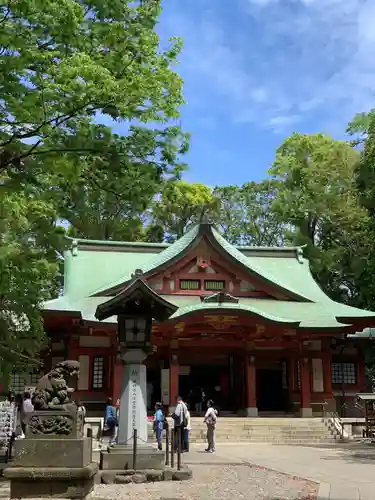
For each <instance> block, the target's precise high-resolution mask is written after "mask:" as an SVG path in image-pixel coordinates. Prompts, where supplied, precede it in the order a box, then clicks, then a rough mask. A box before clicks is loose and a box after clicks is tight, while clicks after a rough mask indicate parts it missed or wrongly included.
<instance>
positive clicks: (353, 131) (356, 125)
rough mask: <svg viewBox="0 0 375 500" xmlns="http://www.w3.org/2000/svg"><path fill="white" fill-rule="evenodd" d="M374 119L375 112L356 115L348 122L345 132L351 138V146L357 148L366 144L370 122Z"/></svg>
mask: <svg viewBox="0 0 375 500" xmlns="http://www.w3.org/2000/svg"><path fill="white" fill-rule="evenodd" d="M374 117H375V110H371V111H370V112H369V113H357V114H356V115H355V116H354V118H353V119H352V120H351V122H349V124H348V127H347V129H346V132H347V133H348V134H349V135H350V136H352V137H353V139H352V141H351V142H352V145H353V146H358V145H362V144H364V143H365V142H366V139H367V134H368V130H369V127H370V124H371V121H372V120H373V119H374Z"/></svg>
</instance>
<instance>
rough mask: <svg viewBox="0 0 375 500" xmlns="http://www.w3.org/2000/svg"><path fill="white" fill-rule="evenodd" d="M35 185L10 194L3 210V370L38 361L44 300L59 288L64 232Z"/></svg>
mask: <svg viewBox="0 0 375 500" xmlns="http://www.w3.org/2000/svg"><path fill="white" fill-rule="evenodd" d="M54 220H55V219H54V207H53V206H52V205H51V204H49V203H48V202H46V201H45V200H44V199H43V198H42V197H41V193H39V192H38V191H36V190H35V189H33V188H27V189H25V192H23V193H12V194H7V195H6V196H5V197H3V198H2V200H1V212H0V360H1V362H0V372H1V373H4V372H8V371H9V370H10V368H11V367H12V368H20V367H21V366H22V367H25V366H27V365H29V364H31V365H33V364H34V365H35V359H37V354H38V352H39V350H40V347H41V346H42V345H43V341H44V332H43V326H42V322H41V317H40V311H39V307H40V304H41V301H42V300H44V299H47V298H49V297H50V296H51V295H56V294H57V293H58V287H59V284H58V281H57V280H55V278H56V275H57V274H58V256H57V253H56V251H55V248H56V249H57V248H59V247H61V245H62V242H61V235H62V232H61V230H59V228H58V227H56V224H55V222H54Z"/></svg>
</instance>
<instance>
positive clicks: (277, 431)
mask: <svg viewBox="0 0 375 500" xmlns="http://www.w3.org/2000/svg"><path fill="white" fill-rule="evenodd" d="M191 427H192V429H191V431H190V441H191V442H192V443H205V442H206V432H207V429H206V425H205V424H204V423H203V418H202V417H192V419H191ZM149 439H150V440H154V439H155V436H154V434H153V433H152V427H151V426H150V428H149ZM334 439H335V438H334V436H333V435H332V433H331V432H330V429H329V428H328V426H327V425H326V423H325V422H324V421H323V420H322V419H321V418H303V419H302V418H289V417H261V418H247V417H219V420H218V425H217V428H216V440H217V442H244V443H245V442H247V443H266V444H296V445H298V444H299V445H303V444H323V443H327V442H332V441H333V440H334Z"/></svg>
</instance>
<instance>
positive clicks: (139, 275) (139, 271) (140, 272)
mask: <svg viewBox="0 0 375 500" xmlns="http://www.w3.org/2000/svg"><path fill="white" fill-rule="evenodd" d="M142 276H143V270H142V269H136V270H135V271H134V273H133V274H132V278H133V279H138V278H142Z"/></svg>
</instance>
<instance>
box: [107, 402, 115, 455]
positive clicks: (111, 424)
mask: <svg viewBox="0 0 375 500" xmlns="http://www.w3.org/2000/svg"><path fill="white" fill-rule="evenodd" d="M104 430H108V431H109V443H108V444H109V446H113V445H114V444H115V442H116V434H117V433H116V430H117V410H116V408H115V407H114V406H113V403H112V398H108V399H107V406H106V409H105V420H104Z"/></svg>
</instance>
